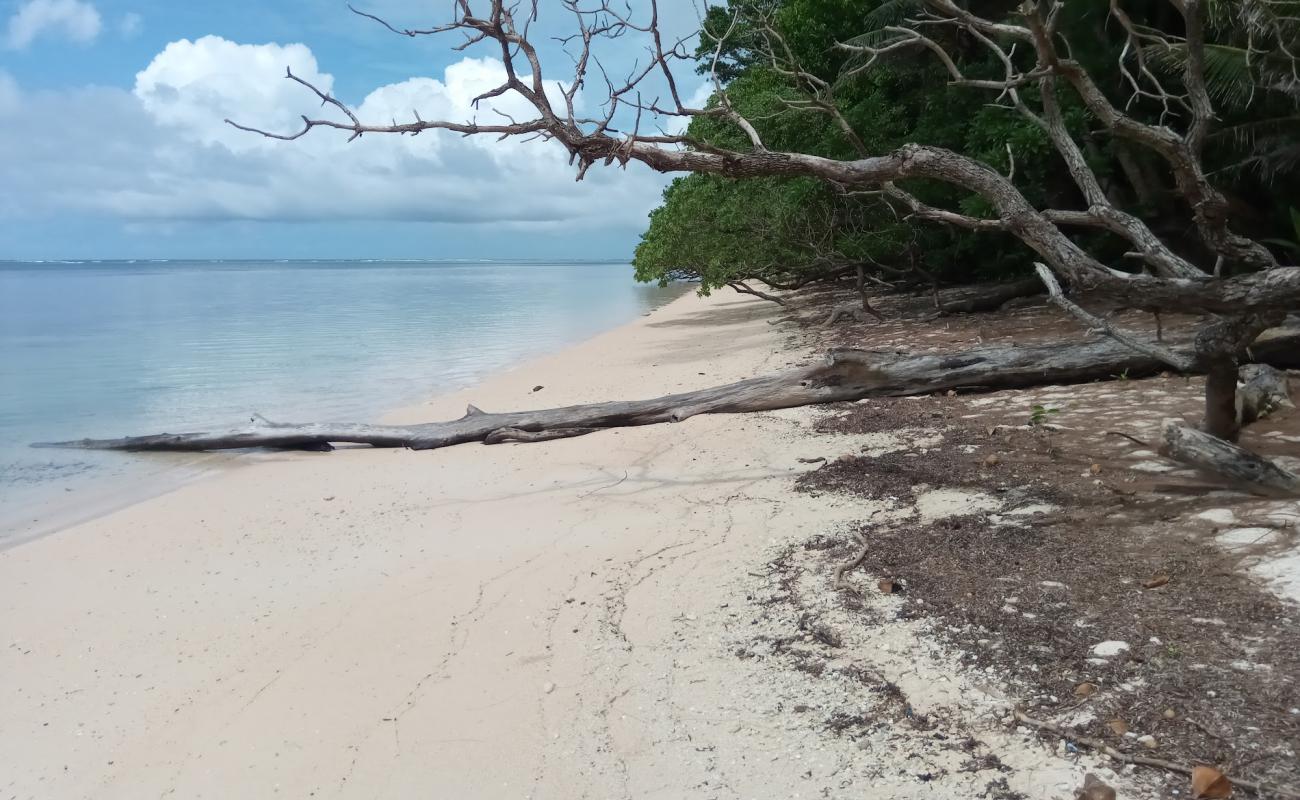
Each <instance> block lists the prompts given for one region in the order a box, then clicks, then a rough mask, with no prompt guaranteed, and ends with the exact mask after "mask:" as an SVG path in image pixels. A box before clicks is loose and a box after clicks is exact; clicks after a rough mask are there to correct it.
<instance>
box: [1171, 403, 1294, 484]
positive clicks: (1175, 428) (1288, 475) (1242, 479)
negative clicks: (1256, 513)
mask: <svg viewBox="0 0 1300 800" xmlns="http://www.w3.org/2000/svg"><path fill="white" fill-rule="evenodd" d="M1161 452H1162V453H1163V454H1164V455H1165V456H1166V457H1168V458H1172V459H1173V460H1174V461H1177V462H1179V463H1182V464H1187V465H1188V466H1192V467H1196V468H1197V469H1199V470H1202V471H1203V472H1209V473H1212V474H1214V475H1216V476H1218V477H1220V478H1223V479H1225V480H1227V481H1228V483H1229V484H1231V485H1232V486H1233V487H1234V488H1237V489H1243V490H1245V491H1248V492H1251V493H1253V494H1259V495H1264V496H1266V497H1300V475H1296V474H1295V473H1294V472H1291V471H1290V470H1288V469H1285V468H1284V467H1281V466H1279V465H1278V464H1277V463H1275V462H1273V461H1269V460H1268V459H1266V458H1263V457H1261V456H1258V455H1255V454H1254V453H1252V452H1250V451H1249V450H1246V449H1244V448H1242V447H1238V446H1237V445H1235V444H1233V443H1232V442H1228V441H1225V440H1223V439H1220V438H1219V437H1217V436H1211V435H1210V434H1208V433H1206V432H1205V431H1200V430H1197V429H1196V428H1193V427H1191V426H1190V425H1188V424H1187V423H1186V422H1185V421H1184V420H1181V419H1168V420H1165V423H1164V431H1163V442H1162V444H1161Z"/></svg>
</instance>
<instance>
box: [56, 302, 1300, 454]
mask: <svg viewBox="0 0 1300 800" xmlns="http://www.w3.org/2000/svg"><path fill="white" fill-rule="evenodd" d="M1168 346H1169V347H1171V348H1173V349H1174V350H1177V351H1178V352H1182V353H1190V348H1191V345H1190V344H1185V345H1183V346H1182V349H1181V350H1179V348H1178V346H1176V345H1168ZM1251 352H1252V354H1253V356H1254V357H1255V358H1256V359H1258V360H1261V361H1266V362H1268V363H1272V364H1277V365H1279V366H1297V365H1300V363H1297V362H1300V327H1295V328H1288V329H1285V330H1282V331H1277V332H1272V333H1271V335H1270V336H1269V337H1265V338H1261V340H1260V341H1259V342H1257V343H1256V344H1255V346H1253V347H1252V349H1251ZM1164 367H1165V365H1164V364H1162V363H1161V362H1160V361H1158V360H1157V359H1155V358H1152V357H1150V356H1148V355H1145V354H1142V353H1139V352H1137V351H1135V350H1132V349H1131V348H1129V347H1127V346H1125V345H1123V344H1120V343H1119V342H1116V341H1114V340H1112V339H1109V338H1098V339H1094V340H1086V341H1082V342H1067V343H1061V344H1040V345H1030V346H1025V347H1019V346H1016V345H1003V344H998V345H988V346H984V347H979V348H975V349H973V350H969V351H966V352H964V353H958V354H943V353H939V354H898V353H881V352H872V351H866V350H832V351H831V352H830V353H829V354H828V355H827V357H826V358H825V359H824V360H822V361H821V362H820V363H817V364H814V365H811V366H807V367H802V368H798V369H793V370H788V371H786V372H781V373H778V374H775V375H768V376H764V377H759V378H750V379H748V380H743V381H739V382H737V383H731V384H726V385H723V386H715V387H712V388H708V389H700V390H698V391H692V392H682V393H680V394H673V395H667V396H665V397H658V398H653V399H649V400H624V401H613V402H606V403H593V404H590V405H577V406H566V407H563V408H550V409H543V410H539V411H516V412H508V413H488V412H484V411H481V410H480V409H477V408H474V407H472V406H471V407H470V408H469V409H468V410H467V413H466V414H465V416H463V417H461V418H460V419H457V420H451V421H448V422H430V423H424V424H420V425H368V424H355V423H305V424H285V423H272V422H268V421H266V420H263V419H255V420H254V421H253V422H252V424H251V425H250V426H248V427H245V428H241V429H236V430H229V431H199V432H193V433H179V434H171V433H163V434H156V435H150V436H129V437H126V438H122V439H80V440H76V441H69V442H57V443H53V444H47V445H43V446H53V447H76V448H86V449H95V450H129V451H145V450H151V451H202V450H232V449H242V448H251V447H269V448H304V449H306V448H320V447H321V446H322V445H326V444H329V443H331V442H336V443H338V442H344V443H359V444H369V445H372V446H374V447H409V448H412V449H415V450H428V449H434V448H438V447H449V446H451V445H456V444H462V443H465V442H476V441H485V440H487V439H488V437H489V436H492V435H493V434H494V433H495V434H496V436H495V437H494V439H497V440H501V441H506V440H511V439H513V440H516V441H518V440H523V439H524V438H526V437H524V436H522V434H525V433H526V434H541V433H545V432H557V431H559V432H560V433H559V435H562V436H569V435H576V433H577V432H576V431H574V429H578V430H579V431H581V432H583V433H585V432H589V431H590V430H591V429H601V428H616V427H628V426H635V425H653V424H656V423H662V422H680V421H682V420H684V419H687V418H689V417H693V416H695V415H697V414H717V413H737V412H746V411H769V410H772V409H778V408H791V407H794V406H804V405H812V404H816V403H830V402H836V401H841V400H857V399H860V398H863V397H890V396H902V395H916V394H928V393H930V392H937V391H946V390H948V389H959V390H992V389H1010V388H1020V387H1026V386H1039V385H1043V384H1051V383H1079V382H1083V381H1091V380H1105V379H1109V378H1112V377H1113V376H1115V375H1120V374H1126V375H1128V376H1129V377H1140V376H1143V375H1150V374H1153V373H1156V372H1159V371H1160V370H1162V369H1164ZM529 438H533V439H542V438H551V437H545V436H533V437H529Z"/></svg>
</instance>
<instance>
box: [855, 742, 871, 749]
mask: <svg viewBox="0 0 1300 800" xmlns="http://www.w3.org/2000/svg"><path fill="white" fill-rule="evenodd" d="M858 749H859V750H870V749H871V740H870V739H859V740H858Z"/></svg>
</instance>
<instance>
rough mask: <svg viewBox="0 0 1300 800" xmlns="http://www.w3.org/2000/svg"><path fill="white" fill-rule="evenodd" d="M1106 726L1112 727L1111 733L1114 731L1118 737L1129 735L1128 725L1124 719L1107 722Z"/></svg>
mask: <svg viewBox="0 0 1300 800" xmlns="http://www.w3.org/2000/svg"><path fill="white" fill-rule="evenodd" d="M1106 725H1107V726H1109V727H1110V729H1111V731H1113V732H1114V733H1115V735H1116V736H1123V735H1124V734H1126V733H1128V723H1127V722H1125V721H1124V720H1122V719H1112V720H1111V721H1110V722H1107V723H1106Z"/></svg>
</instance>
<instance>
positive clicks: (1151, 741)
mask: <svg viewBox="0 0 1300 800" xmlns="http://www.w3.org/2000/svg"><path fill="white" fill-rule="evenodd" d="M1137 743H1138V744H1140V745H1142V746H1143V747H1145V748H1146V749H1148V750H1154V749H1156V748H1157V747H1159V746H1160V743H1159V742H1157V741H1156V737H1154V736H1152V735H1151V734H1149V733H1148V734H1145V735H1143V736H1139V737H1138V738H1137Z"/></svg>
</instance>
